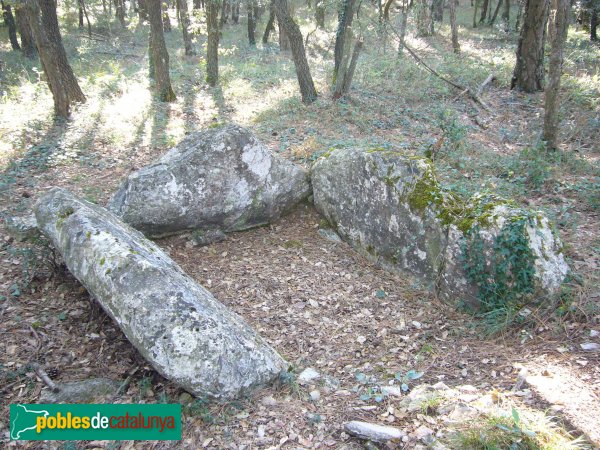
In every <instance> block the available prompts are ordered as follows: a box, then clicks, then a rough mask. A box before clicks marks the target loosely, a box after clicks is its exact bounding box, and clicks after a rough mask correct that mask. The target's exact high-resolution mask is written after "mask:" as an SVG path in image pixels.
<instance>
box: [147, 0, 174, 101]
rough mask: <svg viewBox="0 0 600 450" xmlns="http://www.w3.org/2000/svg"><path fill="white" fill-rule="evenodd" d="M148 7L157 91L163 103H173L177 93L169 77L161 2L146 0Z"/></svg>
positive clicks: (150, 47)
mask: <svg viewBox="0 0 600 450" xmlns="http://www.w3.org/2000/svg"><path fill="white" fill-rule="evenodd" d="M146 6H147V8H148V20H149V21H150V39H149V43H150V45H149V49H150V54H151V56H152V58H151V60H152V66H151V67H150V70H151V71H152V70H153V69H154V83H155V91H156V94H157V96H158V98H159V99H160V100H161V101H163V102H172V101H173V100H175V93H174V92H173V88H172V87H171V77H170V75H169V52H168V51H167V45H166V44H165V36H164V34H163V23H162V7H161V0H146Z"/></svg>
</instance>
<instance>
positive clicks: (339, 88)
mask: <svg viewBox="0 0 600 450" xmlns="http://www.w3.org/2000/svg"><path fill="white" fill-rule="evenodd" d="M347 33H348V34H349V36H348V37H347V38H346V42H347V43H348V42H351V40H352V36H351V35H352V30H351V28H348V29H347ZM362 46H363V42H362V41H357V42H356V44H354V50H353V51H352V58H351V59H350V58H349V55H350V49H349V46H347V47H348V50H347V51H346V52H345V53H344V56H343V58H342V63H341V65H340V68H339V71H338V76H337V78H336V80H335V87H334V89H333V99H334V100H337V99H338V98H340V97H342V96H343V95H345V94H347V93H348V92H349V91H350V86H351V85H352V78H353V77H354V70H355V69H356V64H357V62H358V56H359V55H360V51H361V49H362Z"/></svg>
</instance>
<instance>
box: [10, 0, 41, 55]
mask: <svg viewBox="0 0 600 450" xmlns="http://www.w3.org/2000/svg"><path fill="white" fill-rule="evenodd" d="M23 8H24V7H23V5H16V6H15V19H16V23H17V30H18V31H19V34H20V35H21V51H22V52H23V54H24V55H25V56H26V57H27V58H35V56H36V55H37V49H36V48H35V41H34V40H33V34H32V31H31V25H30V24H29V19H28V17H27V13H26V11H25V10H24V9H23Z"/></svg>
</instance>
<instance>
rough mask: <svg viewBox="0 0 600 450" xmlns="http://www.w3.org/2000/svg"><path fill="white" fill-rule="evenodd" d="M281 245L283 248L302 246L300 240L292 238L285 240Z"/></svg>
mask: <svg viewBox="0 0 600 450" xmlns="http://www.w3.org/2000/svg"><path fill="white" fill-rule="evenodd" d="M283 246H284V247H285V248H302V242H300V241H297V240H295V239H292V240H290V241H285V243H284V244H283Z"/></svg>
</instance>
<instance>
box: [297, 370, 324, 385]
mask: <svg viewBox="0 0 600 450" xmlns="http://www.w3.org/2000/svg"><path fill="white" fill-rule="evenodd" d="M319 378H321V374H320V373H319V372H317V370H316V369H313V368H312V367H307V368H306V369H304V370H303V371H302V372H301V373H300V375H298V383H300V384H308V383H309V382H311V381H314V380H318V379H319Z"/></svg>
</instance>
